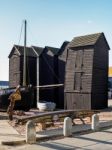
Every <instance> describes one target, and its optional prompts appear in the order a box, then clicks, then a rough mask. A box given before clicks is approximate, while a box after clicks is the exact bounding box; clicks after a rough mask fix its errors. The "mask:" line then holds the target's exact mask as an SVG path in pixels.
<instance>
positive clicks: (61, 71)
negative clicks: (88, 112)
mask: <svg viewBox="0 0 112 150" xmlns="http://www.w3.org/2000/svg"><path fill="white" fill-rule="evenodd" d="M68 43H69V42H68V41H64V42H63V44H62V45H61V47H60V50H59V52H58V80H59V83H62V84H64V81H65V65H66V58H67V45H68ZM58 103H59V104H58V105H59V108H62V109H63V108H64V86H61V87H59V88H58Z"/></svg>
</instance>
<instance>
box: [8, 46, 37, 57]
mask: <svg viewBox="0 0 112 150" xmlns="http://www.w3.org/2000/svg"><path fill="white" fill-rule="evenodd" d="M15 49H16V50H17V51H18V52H19V55H21V56H22V55H24V46H20V45H14V46H13V48H12V50H11V52H10V54H9V56H8V57H9V58H10V57H11V56H12V55H13V53H14V51H15ZM26 55H27V56H30V57H37V55H36V53H35V52H34V50H33V49H32V48H31V47H26Z"/></svg>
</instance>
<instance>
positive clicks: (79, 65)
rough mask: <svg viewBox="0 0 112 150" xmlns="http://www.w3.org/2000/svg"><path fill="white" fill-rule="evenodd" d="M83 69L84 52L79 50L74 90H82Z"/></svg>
mask: <svg viewBox="0 0 112 150" xmlns="http://www.w3.org/2000/svg"><path fill="white" fill-rule="evenodd" d="M82 67H83V50H78V51H77V55H76V63H75V72H74V90H75V91H80V90H81V89H82V79H81V76H82Z"/></svg>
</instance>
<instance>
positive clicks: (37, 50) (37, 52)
mask: <svg viewBox="0 0 112 150" xmlns="http://www.w3.org/2000/svg"><path fill="white" fill-rule="evenodd" d="M32 48H33V50H34V51H35V52H36V54H37V55H38V56H40V55H41V54H42V52H43V50H44V48H42V47H37V46H32Z"/></svg>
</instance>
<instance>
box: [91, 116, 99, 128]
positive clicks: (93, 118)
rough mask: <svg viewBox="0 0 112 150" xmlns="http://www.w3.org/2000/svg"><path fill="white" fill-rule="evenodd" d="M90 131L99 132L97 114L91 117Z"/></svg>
mask: <svg viewBox="0 0 112 150" xmlns="http://www.w3.org/2000/svg"><path fill="white" fill-rule="evenodd" d="M91 129H92V130H94V131H98V130H99V116H98V115H97V114H94V115H92V124H91Z"/></svg>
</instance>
